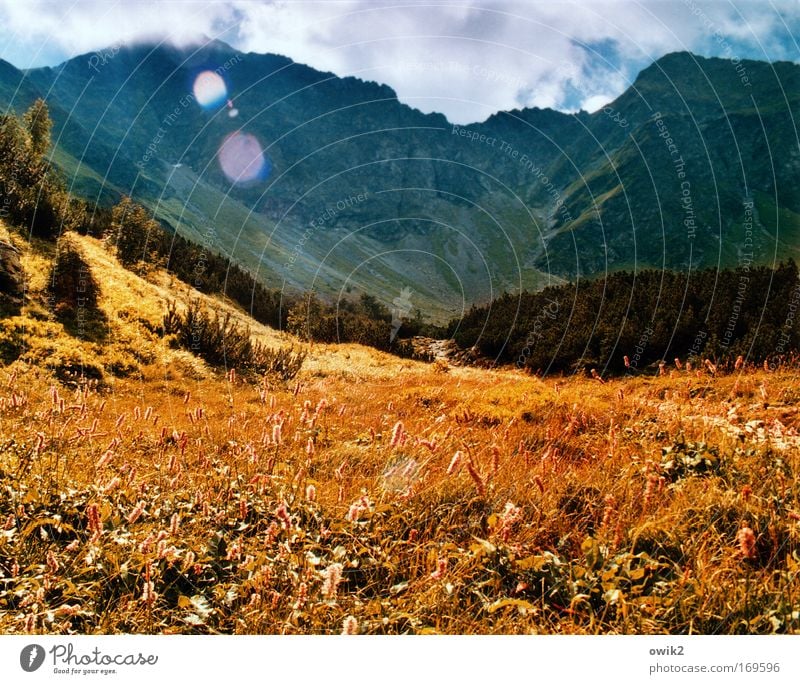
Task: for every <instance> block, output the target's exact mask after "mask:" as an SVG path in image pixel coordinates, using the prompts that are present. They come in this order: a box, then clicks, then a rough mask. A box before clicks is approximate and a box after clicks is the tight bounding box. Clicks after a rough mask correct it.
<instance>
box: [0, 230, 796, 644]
mask: <svg viewBox="0 0 800 684" xmlns="http://www.w3.org/2000/svg"><path fill="white" fill-rule="evenodd" d="M11 239H12V240H15V241H16V242H17V244H18V246H19V247H20V248H21V249H22V250H23V264H24V267H25V269H26V271H27V273H28V277H29V280H28V292H27V295H26V296H27V301H26V306H25V307H24V309H23V311H22V313H21V314H19V315H18V316H12V317H7V318H4V319H0V352H2V354H3V357H2V358H3V360H4V365H3V366H2V367H0V632H2V633H9V634H10V633H26V632H27V633H37V634H38V633H60V634H74V633H118V632H134V633H220V632H221V633H287V634H288V633H341V632H343V631H344V632H348V633H434V632H442V633H592V634H594V633H754V632H758V633H765V632H781V633H786V632H792V633H797V632H798V631H800V612H798V611H800V583H799V582H798V581H797V579H798V578H797V575H798V571H799V570H800V550H799V549H800V547H799V546H798V541H799V539H800V527H799V525H800V522H799V521H800V484H798V480H797V475H796V474H797V472H798V468H800V455H799V454H800V450H799V447H800V436H799V435H798V428H799V427H800V419H799V418H798V413H797V406H796V405H797V400H798V398H800V385H798V383H797V369H796V368H780V369H778V370H775V371H772V372H768V371H766V370H763V369H756V368H752V367H748V366H745V367H743V368H741V369H740V370H739V371H737V372H736V373H733V374H729V375H720V374H715V373H712V369H709V368H706V367H704V368H703V369H702V370H701V371H696V370H692V371H687V370H686V368H685V367H684V368H681V369H678V368H673V369H672V371H671V372H669V373H668V374H667V375H665V376H663V377H651V376H644V375H643V376H641V377H637V378H626V379H619V380H614V381H607V382H605V383H602V382H599V381H597V380H592V379H589V378H582V377H580V378H579V377H552V378H546V379H544V380H541V379H537V378H535V377H532V376H529V375H525V374H522V373H519V372H516V371H511V370H481V369H477V368H449V367H447V366H446V365H445V364H443V363H437V364H421V363H418V362H414V361H408V360H401V359H398V358H396V357H392V356H389V355H385V354H382V353H380V352H376V351H374V350H371V349H368V348H364V347H359V346H357V345H341V346H337V345H330V346H323V345H314V346H313V347H311V348H308V347H306V350H307V351H308V354H309V355H308V357H307V359H306V362H305V365H304V366H303V369H302V371H301V372H300V374H299V375H298V376H297V377H296V378H295V379H293V380H292V381H290V382H288V383H286V382H280V381H278V380H275V379H272V378H253V377H249V376H247V375H246V374H243V373H240V372H237V369H214V368H211V367H209V366H208V365H207V364H205V363H204V362H203V361H202V360H200V359H198V358H196V357H194V356H192V355H191V354H190V353H189V352H187V351H183V350H179V349H176V348H174V345H172V344H171V341H170V339H169V337H168V336H164V335H163V334H161V332H160V326H161V321H162V318H163V315H164V312H165V311H166V308H167V306H168V303H169V302H170V301H177V302H178V303H179V306H183V305H184V304H185V303H186V302H187V301H188V299H189V297H190V296H191V297H194V298H199V299H200V300H201V301H202V303H203V305H204V306H207V307H211V308H215V309H219V310H222V311H228V312H231V313H232V315H233V316H234V317H238V318H239V319H240V320H241V321H242V323H243V324H244V323H245V322H246V323H247V325H249V326H250V328H251V332H252V334H253V335H254V337H256V338H258V339H260V340H262V341H263V342H264V343H266V344H267V345H270V346H279V345H280V346H287V345H292V344H294V345H295V346H299V345H300V343H299V342H298V341H297V340H293V339H291V338H290V337H288V336H287V335H285V334H283V333H279V332H276V331H272V330H269V329H267V328H264V327H262V326H259V325H258V324H256V323H254V322H252V321H249V320H247V318H246V316H245V315H244V313H242V312H240V311H236V310H235V309H234V308H233V307H232V306H231V305H230V304H229V303H227V302H225V301H221V300H217V299H211V298H207V297H204V296H202V295H198V294H196V293H193V294H191V293H190V291H189V289H188V287H187V286H185V285H183V284H181V283H179V282H177V281H174V280H171V279H170V278H169V276H167V275H165V274H164V273H162V272H160V271H155V270H153V271H150V272H149V273H146V274H145V277H139V276H137V275H135V274H132V273H130V272H128V271H125V270H124V269H122V268H121V267H120V266H119V265H118V264H117V262H116V259H115V258H114V257H113V256H111V255H110V253H109V252H108V251H107V250H106V249H105V247H104V246H103V245H102V243H100V242H98V241H96V240H93V239H91V238H85V237H79V236H74V235H73V236H70V237H69V238H68V239H69V240H73V241H74V244H75V246H76V248H77V249H79V250H80V251H81V252H82V253H83V255H84V257H85V258H86V261H87V262H88V263H89V264H90V266H91V271H92V275H93V276H94V278H95V279H96V280H97V282H98V283H99V286H100V296H99V300H98V306H99V309H100V311H101V313H102V317H103V318H104V324H103V329H102V331H97V330H93V331H89V332H90V333H91V334H89V333H86V334H84V335H75V334H74V332H73V333H70V331H69V330H68V329H67V328H65V327H64V325H63V324H62V323H59V322H58V320H56V319H55V318H54V316H53V315H52V314H51V313H50V311H49V310H48V307H47V303H46V297H47V286H48V276H47V274H48V269H49V264H50V262H51V261H52V259H53V256H54V255H53V246H52V245H48V244H47V243H39V242H36V241H33V242H32V243H28V242H23V241H22V240H21V239H19V238H17V237H14V236H13V235H12V236H11ZM87 369H88V370H89V371H90V372H86V371H87ZM87 378H89V379H88V380H87Z"/></svg>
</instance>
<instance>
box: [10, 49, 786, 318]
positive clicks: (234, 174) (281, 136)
mask: <svg viewBox="0 0 800 684" xmlns="http://www.w3.org/2000/svg"><path fill="white" fill-rule="evenodd" d="M37 96H42V97H45V98H46V99H47V101H48V104H49V105H50V109H51V114H52V116H53V119H54V121H55V129H54V132H53V140H54V141H55V143H56V148H55V151H54V159H55V161H56V163H57V164H58V165H59V166H60V168H61V169H62V171H63V172H64V173H65V175H66V176H67V178H68V185H69V186H71V188H72V191H73V192H75V193H77V194H80V195H84V196H86V197H88V198H90V199H92V200H93V201H97V202H100V203H109V202H113V201H116V199H117V198H118V197H119V195H121V194H131V195H133V196H134V197H135V198H136V199H138V200H139V201H141V202H142V203H144V204H145V205H147V206H148V207H149V208H150V209H151V210H152V211H153V212H154V214H155V215H156V216H157V217H158V218H159V219H161V220H162V221H163V222H165V223H168V224H169V225H170V226H172V227H173V228H174V229H175V230H176V231H178V232H179V233H181V234H184V235H186V236H187V237H189V238H191V239H193V240H195V241H197V242H200V243H201V244H203V245H206V246H207V247H208V248H209V249H211V250H214V251H219V252H221V253H224V254H226V255H229V256H230V257H231V258H233V259H234V260H236V261H238V262H239V263H241V264H243V265H244V266H246V267H247V268H249V269H250V270H251V271H252V272H253V273H254V274H255V275H256V276H257V277H259V278H261V279H263V280H264V281H265V282H266V283H267V284H268V285H271V286H276V287H284V288H287V289H290V290H305V289H310V288H313V289H315V290H317V291H319V292H320V293H322V294H323V295H324V296H327V297H329V298H334V299H336V298H338V297H341V296H350V293H357V292H358V291H363V290H366V291H368V292H370V293H372V294H374V295H376V296H377V297H378V298H379V299H380V300H381V301H382V302H383V303H385V304H386V305H387V306H389V307H391V306H392V301H393V300H394V299H396V298H397V297H398V296H400V295H401V292H403V291H404V288H410V291H411V294H410V295H404V296H405V300H404V301H408V302H410V306H411V307H412V308H413V309H419V310H421V312H422V314H423V315H424V316H426V317H428V318H429V319H432V320H436V321H442V320H445V319H449V318H453V317H458V316H459V315H460V314H461V312H462V311H463V310H464V309H465V308H466V307H468V306H470V305H471V304H473V303H475V302H486V301H489V300H490V299H491V298H493V297H495V296H496V295H497V294H498V293H499V292H501V291H516V290H519V289H522V288H527V289H538V288H540V287H542V286H545V285H549V284H557V283H559V282H561V281H563V280H564V279H570V278H574V277H576V276H593V275H597V274H602V273H604V272H606V271H607V270H620V269H632V268H636V269H638V268H644V267H658V268H660V267H667V268H672V269H690V268H692V269H693V268H698V267H704V266H717V265H720V266H741V265H748V264H749V263H751V262H752V263H772V262H773V260H774V259H776V258H777V259H780V258H783V257H788V256H793V257H795V258H797V257H800V239H798V238H800V194H799V193H800V190H798V184H797V178H798V172H799V171H800V144H799V143H800V137H798V133H797V128H796V124H795V122H796V121H797V120H798V116H797V115H798V109H799V107H798V100H799V99H800V67H798V66H797V65H795V64H792V63H774V64H769V63H764V62H755V61H742V62H733V61H730V60H723V59H705V58H701V57H697V56H695V55H692V54H689V53H674V54H669V55H666V56H665V57H663V58H661V59H659V60H658V61H656V62H655V63H653V64H652V65H651V66H649V67H648V68H647V69H645V70H644V71H642V72H641V73H640V74H639V76H638V77H637V79H636V80H635V82H634V83H633V84H632V85H631V87H630V88H629V89H628V90H626V91H625V92H624V93H623V94H622V95H621V96H620V97H619V98H617V99H616V100H615V101H614V102H611V103H609V105H608V106H607V107H605V108H603V109H601V110H599V111H597V112H594V113H587V112H578V113H575V114H565V113H561V112H556V111H553V110H542V109H536V108H533V109H523V110H514V111H510V112H500V113H498V114H495V115H494V116H492V117H490V118H489V119H487V120H486V121H484V122H480V123H476V124H472V125H468V126H455V125H453V124H451V123H449V122H448V121H447V120H446V119H445V117H443V116H442V115H439V114H422V113H421V112H419V111H417V110H415V109H413V108H411V107H409V106H407V105H404V104H402V103H400V102H399V101H398V99H397V96H396V94H395V93H394V91H392V90H391V88H389V87H387V86H385V85H381V84H377V83H373V82H367V81H362V80H359V79H356V78H350V77H348V78H339V77H337V76H336V75H334V74H331V73H323V72H320V71H316V70H314V69H311V68H309V67H307V66H304V65H301V64H297V63H294V62H292V61H291V60H289V59H287V58H285V57H281V56H277V55H271V54H254V53H247V54H244V53H240V52H237V51H236V50H234V49H233V48H231V47H230V46H228V45H225V44H224V43H220V42H218V41H212V42H209V43H207V44H204V45H203V46H200V47H193V48H183V49H178V48H175V47H172V46H166V45H155V44H149V45H137V46H129V47H119V46H116V47H112V48H109V49H107V50H105V51H102V52H100V53H93V54H88V55H83V56H80V57H75V58H74V59H71V60H69V61H67V62H65V63H63V64H61V65H58V66H57V67H54V68H40V69H32V70H28V71H25V72H22V71H19V70H17V69H15V68H14V67H13V66H11V65H10V64H7V63H0V106H2V107H4V108H7V107H11V108H13V109H16V110H17V111H21V110H23V109H24V108H25V107H27V106H28V105H29V104H30V102H31V101H32V100H33V98H35V97H37ZM226 172H227V173H226ZM406 292H407V291H406Z"/></svg>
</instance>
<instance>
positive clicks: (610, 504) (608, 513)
mask: <svg viewBox="0 0 800 684" xmlns="http://www.w3.org/2000/svg"><path fill="white" fill-rule="evenodd" d="M605 504H606V505H605V508H604V509H603V527H608V526H609V524H610V523H611V517H612V516H613V515H614V507H615V506H616V500H615V499H614V497H613V495H611V494H609V495H608V496H607V497H606V498H605Z"/></svg>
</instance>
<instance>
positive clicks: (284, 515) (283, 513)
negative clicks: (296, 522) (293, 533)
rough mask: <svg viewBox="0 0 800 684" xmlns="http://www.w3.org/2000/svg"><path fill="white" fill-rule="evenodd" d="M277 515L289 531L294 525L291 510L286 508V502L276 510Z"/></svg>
mask: <svg viewBox="0 0 800 684" xmlns="http://www.w3.org/2000/svg"><path fill="white" fill-rule="evenodd" d="M275 517H276V518H278V520H280V521H281V522H282V523H283V526H284V527H285V528H286V530H287V531H289V530H290V529H291V527H292V519H291V517H290V516H289V511H288V510H287V509H286V504H285V503H282V504H281V505H280V506H278V508H277V509H276V511H275Z"/></svg>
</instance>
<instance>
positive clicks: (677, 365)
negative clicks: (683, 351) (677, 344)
mask: <svg viewBox="0 0 800 684" xmlns="http://www.w3.org/2000/svg"><path fill="white" fill-rule="evenodd" d="M681 367H682V365H681V360H680V359H679V358H678V357H677V356H676V357H675V368H677V369H678V370H680V369H681Z"/></svg>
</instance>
